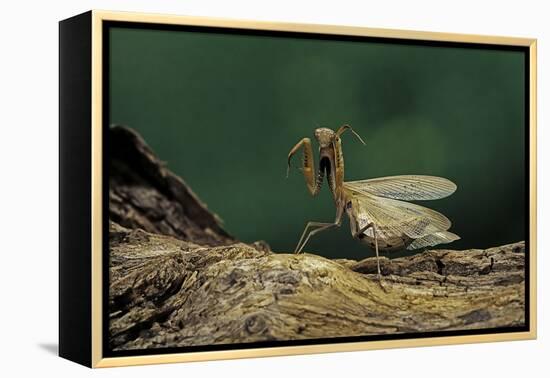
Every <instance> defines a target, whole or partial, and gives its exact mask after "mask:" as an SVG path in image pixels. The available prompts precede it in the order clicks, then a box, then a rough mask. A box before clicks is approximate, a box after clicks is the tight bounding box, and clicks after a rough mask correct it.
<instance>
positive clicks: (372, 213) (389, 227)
mask: <svg viewBox="0 0 550 378" xmlns="http://www.w3.org/2000/svg"><path fill="white" fill-rule="evenodd" d="M346 194H347V197H348V206H347V211H348V212H350V213H351V215H352V216H353V217H354V218H355V219H356V220H357V222H358V225H359V228H363V227H365V226H366V225H368V224H369V223H373V224H374V225H375V227H376V231H377V237H378V238H382V239H391V238H403V237H409V238H411V239H419V238H422V237H425V236H427V235H432V234H435V233H437V232H442V231H446V230H448V229H449V228H450V227H451V221H450V220H449V219H448V218H447V217H446V216H444V215H443V214H441V213H438V212H437V211H435V210H432V209H428V208H426V207H423V206H419V205H416V204H413V203H409V202H404V201H398V200H395V199H390V198H382V197H377V196H375V195H372V194H368V193H364V192H362V191H355V190H352V189H350V188H349V187H348V188H346ZM365 233H366V234H367V235H368V236H370V237H374V232H373V229H372V228H369V229H367V230H366V231H365Z"/></svg>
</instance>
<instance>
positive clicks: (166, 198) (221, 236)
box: [109, 126, 235, 245]
mask: <svg viewBox="0 0 550 378" xmlns="http://www.w3.org/2000/svg"><path fill="white" fill-rule="evenodd" d="M109 154H110V156H109V159H110V166H109V178H110V180H109V218H110V219H112V220H113V221H115V222H117V223H119V224H120V225H122V226H125V227H129V228H141V229H143V230H146V231H149V232H153V233H157V234H163V235H170V236H174V237H176V238H178V239H182V240H192V241H195V242H199V243H201V244H208V245H220V244H227V243H231V242H234V241H235V240H234V239H233V237H231V236H230V235H229V234H228V233H227V232H225V231H224V230H223V228H222V227H221V221H220V219H219V217H218V216H217V215H216V214H214V213H212V212H210V211H208V209H207V207H206V205H205V204H204V203H202V202H201V201H200V200H199V198H198V197H197V196H196V195H195V193H193V191H192V190H191V189H190V188H189V186H187V185H186V184H185V182H184V181H183V180H182V179H181V178H180V177H178V176H176V175H174V174H173V173H172V172H171V171H170V170H168V169H166V168H165V167H164V163H163V162H162V161H161V160H160V159H159V158H158V157H156V156H155V154H154V153H153V152H152V151H151V149H150V148H149V146H147V144H146V143H145V141H144V140H143V139H142V138H141V136H140V135H138V134H137V133H136V132H135V131H134V130H132V129H129V128H127V127H123V126H114V127H112V128H111V129H110V135H109Z"/></svg>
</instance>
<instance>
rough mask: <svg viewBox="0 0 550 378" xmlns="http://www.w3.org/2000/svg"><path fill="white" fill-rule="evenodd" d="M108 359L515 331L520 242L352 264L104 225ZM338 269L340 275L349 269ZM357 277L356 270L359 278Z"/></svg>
mask: <svg viewBox="0 0 550 378" xmlns="http://www.w3.org/2000/svg"><path fill="white" fill-rule="evenodd" d="M110 235H111V266H110V272H111V277H110V280H111V281H110V282H111V286H110V296H109V305H110V307H109V308H110V325H109V335H110V338H109V343H110V346H111V347H112V348H113V349H115V350H124V349H135V348H138V349H141V348H157V347H173V346H189V345H205V344H218V343H243V342H254V341H265V340H296V339H309V338H322V337H338V336H357V335H372V334H387V333H410V332H427V331H441V330H455V329H474V328H493V327H514V326H521V325H523V324H524V321H525V318H524V305H525V297H524V276H523V262H524V243H523V242H520V243H516V244H510V245H506V246H502V247H498V248H491V249H487V250H466V251H450V250H437V251H427V252H424V253H421V254H419V255H415V256H412V257H403V258H398V259H394V260H392V261H391V262H389V261H386V260H384V263H383V267H384V277H383V279H382V281H381V282H378V280H377V279H376V275H374V274H370V273H371V272H373V271H374V264H375V262H374V259H373V258H368V259H365V260H363V261H360V262H355V263H353V264H351V265H349V264H345V265H342V264H340V263H338V262H336V261H332V260H329V259H325V258H323V257H320V256H316V255H312V254H301V255H294V254H278V253H272V252H269V251H260V250H258V249H256V248H253V247H251V246H249V245H246V244H243V243H234V244H231V245H226V246H216V247H206V246H201V245H197V244H193V243H190V242H186V241H181V240H177V239H175V238H172V237H168V236H164V235H155V234H150V233H147V232H145V231H142V230H128V229H125V228H122V227H120V226H118V225H116V224H114V223H112V224H111V233H110ZM346 265H347V266H346ZM362 272H364V273H362Z"/></svg>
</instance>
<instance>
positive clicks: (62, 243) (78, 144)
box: [59, 11, 92, 367]
mask: <svg viewBox="0 0 550 378" xmlns="http://www.w3.org/2000/svg"><path fill="white" fill-rule="evenodd" d="M91 95H92V12H91V11H89V12H86V13H83V14H80V15H78V16H74V17H71V18H69V19H66V20H63V21H60V22H59V356H61V357H63V358H66V359H68V360H71V361H73V362H76V363H79V364H81V365H85V366H87V367H92V326H91V323H92V303H91V300H92V295H91V240H92V235H91V218H92V214H91V209H92V206H91V200H92V195H91V179H92V176H91V174H92V172H91V152H92V151H91V148H92V138H91V131H92V130H91V116H92V109H91V101H92V98H91Z"/></svg>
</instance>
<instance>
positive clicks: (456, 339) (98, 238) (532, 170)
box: [91, 10, 537, 367]
mask: <svg viewBox="0 0 550 378" xmlns="http://www.w3.org/2000/svg"><path fill="white" fill-rule="evenodd" d="M103 21H128V22H140V23H158V24H172V25H192V26H215V27H227V28H240V29H256V30H271V31H292V32H305V33H323V34H334V35H353V36H369V37H383V38H400V39H410V40H428V41H448V42H465V43H477V44H480V43H481V44H498V45H512V46H524V47H528V48H529V63H530V71H529V72H530V78H529V88H530V94H529V96H530V97H529V98H530V104H529V113H530V114H529V119H530V132H529V141H530V142H529V143H530V167H529V175H530V176H529V180H530V196H529V198H530V203H529V207H530V219H529V222H530V223H529V224H530V227H529V229H530V234H529V245H530V250H529V252H530V266H529V272H530V274H529V277H530V285H529V287H530V292H529V293H528V295H529V298H530V300H529V303H530V311H529V313H530V326H531V329H530V330H529V331H528V332H511V333H501V334H481V335H467V336H445V337H433V338H432V337H430V338H418V339H400V340H384V341H364V342H351V343H339V344H317V345H305V346H284V347H270V348H256V349H235V350H224V351H213V352H188V353H171V354H158V355H142V356H132V357H108V358H103V355H102V335H103V332H102V326H103V324H102V284H103V277H102V229H103V227H102V219H103V218H102V185H103V184H102V179H103V177H102V145H101V143H102V23H103ZM536 55H537V40H536V39H531V38H515V37H498V36H483V35H470V34H450V33H435V32H424V31H405V30H392V29H374V28H364V27H352V26H336V25H318V24H295V23H279V22H260V21H245V20H232V19H219V18H209V17H188V16H174V15H162V14H145V13H127V12H110V11H98V10H94V11H92V125H91V126H92V246H91V247H92V261H91V267H92V366H93V367H112V366H127V365H143V364H160V363H172V362H189V361H207V360H220V359H235V358H248V357H267V356H283V355H295V354H311V353H327V352H347V351H358V350H370V349H386V348H398V347H419V346H433V345H447V344H466V343H481V342H493V341H512V340H527V339H536V337H537V331H536V329H537V326H536V320H537V317H536V313H537V305H536V299H537V298H536V283H537V280H536V242H537V240H536V223H537V214H536V211H537V207H536V198H537V193H536V190H537V187H536V185H537V178H536V175H537V166H536V158H537V151H536V141H537V135H536V121H537V119H536V113H537V110H536V103H537V100H536V95H537V89H536V76H537V73H536V68H537V65H536Z"/></svg>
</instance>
